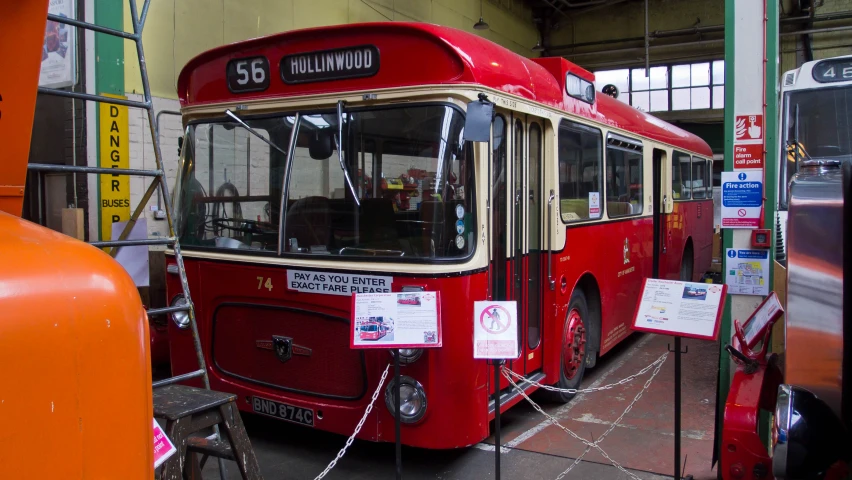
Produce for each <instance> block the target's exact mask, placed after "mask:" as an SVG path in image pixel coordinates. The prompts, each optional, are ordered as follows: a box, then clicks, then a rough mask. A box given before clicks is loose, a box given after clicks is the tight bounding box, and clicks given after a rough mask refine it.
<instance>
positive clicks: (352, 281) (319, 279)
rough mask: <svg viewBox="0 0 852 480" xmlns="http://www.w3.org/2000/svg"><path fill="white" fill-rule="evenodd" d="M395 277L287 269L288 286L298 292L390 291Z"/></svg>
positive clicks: (328, 293) (346, 293)
mask: <svg viewBox="0 0 852 480" xmlns="http://www.w3.org/2000/svg"><path fill="white" fill-rule="evenodd" d="M392 282H393V277H383V276H376V275H350V274H348V273H335V272H309V271H302V270H287V288H289V289H290V290H295V291H297V292H305V293H322V294H326V295H343V296H345V297H348V296H350V295H352V294H355V293H390V291H391V283H392Z"/></svg>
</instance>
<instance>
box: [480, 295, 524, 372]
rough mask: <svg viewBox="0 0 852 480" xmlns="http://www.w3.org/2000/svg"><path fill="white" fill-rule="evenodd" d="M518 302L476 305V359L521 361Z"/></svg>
mask: <svg viewBox="0 0 852 480" xmlns="http://www.w3.org/2000/svg"><path fill="white" fill-rule="evenodd" d="M518 355H519V353H518V304H517V302H514V301H512V302H488V301H484V302H474V304H473V358H493V359H513V358H518Z"/></svg>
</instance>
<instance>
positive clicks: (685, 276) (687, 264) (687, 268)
mask: <svg viewBox="0 0 852 480" xmlns="http://www.w3.org/2000/svg"><path fill="white" fill-rule="evenodd" d="M693 261H694V259H693V258H692V247H686V250H684V252H683V259H681V261H680V280H681V281H682V282H691V281H692V264H693Z"/></svg>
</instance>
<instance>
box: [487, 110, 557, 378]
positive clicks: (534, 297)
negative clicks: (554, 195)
mask: <svg viewBox="0 0 852 480" xmlns="http://www.w3.org/2000/svg"><path fill="white" fill-rule="evenodd" d="M492 149H493V151H492V162H491V163H492V168H491V177H490V181H489V184H490V185H491V188H492V190H491V192H492V193H491V204H492V205H493V208H492V212H491V234H492V242H491V298H492V299H493V300H514V301H516V302H517V305H518V323H519V324H520V326H521V328H520V329H519V334H518V344H519V346H520V350H521V354H520V356H519V357H518V358H517V359H515V360H512V361H509V362H507V366H508V367H509V368H511V369H512V370H513V371H515V372H517V373H520V374H526V373H530V372H533V371H535V370H539V369H541V366H542V355H541V333H540V332H541V313H542V308H541V296H542V293H543V291H542V290H541V284H542V281H543V280H542V279H541V274H542V269H541V246H540V244H541V237H542V235H541V228H542V227H541V216H542V205H543V204H544V202H546V201H547V199H546V198H543V197H542V196H543V193H542V188H541V185H542V183H543V182H542V178H541V176H542V168H541V165H542V156H543V152H544V147H543V134H542V122H541V121H540V120H538V119H533V118H530V119H529V120H528V119H527V117H526V116H525V115H519V114H518V113H515V112H510V111H500V110H499V109H498V113H497V115H496V116H495V118H494V122H493V124H492ZM507 385H508V384H507V383H505V382H504V384H503V385H502V386H503V387H505V386H507Z"/></svg>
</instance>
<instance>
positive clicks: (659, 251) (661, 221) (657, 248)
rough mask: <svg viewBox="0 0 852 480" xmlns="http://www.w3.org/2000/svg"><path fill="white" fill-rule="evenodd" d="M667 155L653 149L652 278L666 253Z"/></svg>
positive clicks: (658, 270)
mask: <svg viewBox="0 0 852 480" xmlns="http://www.w3.org/2000/svg"><path fill="white" fill-rule="evenodd" d="M666 158H667V155H666V152H665V151H664V150H660V149H657V148H655V149H654V160H653V165H654V166H653V176H654V180H653V202H652V203H651V204H652V205H653V206H654V211H653V218H654V265H653V270H652V274H651V277H652V278H660V262H662V261H663V255H665V254H666V253H667V250H668V248H667V246H666V244H665V238H666V221H665V215H666V213H665V212H666V204H667V202H669V201H671V200H670V198H669V197H668V196H667V195H666V194H665V187H664V185H665V184H666V182H664V181H663V177H664V176H665V169H666V165H668V161H667V160H666Z"/></svg>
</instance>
